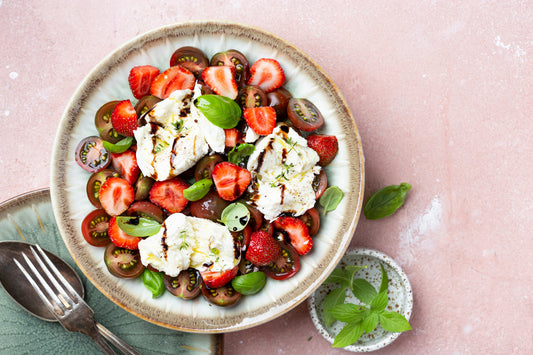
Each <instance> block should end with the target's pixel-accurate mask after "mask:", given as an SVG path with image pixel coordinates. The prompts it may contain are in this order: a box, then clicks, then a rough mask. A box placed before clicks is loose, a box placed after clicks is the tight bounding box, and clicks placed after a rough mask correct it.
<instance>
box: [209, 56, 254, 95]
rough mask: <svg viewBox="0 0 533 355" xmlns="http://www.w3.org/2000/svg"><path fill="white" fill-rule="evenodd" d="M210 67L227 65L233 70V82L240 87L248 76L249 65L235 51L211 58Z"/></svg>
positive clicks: (244, 58) (243, 57)
mask: <svg viewBox="0 0 533 355" xmlns="http://www.w3.org/2000/svg"><path fill="white" fill-rule="evenodd" d="M209 65H211V66H215V65H227V66H230V67H234V68H235V81H236V82H237V85H238V86H242V85H243V84H244V83H245V82H246V81H247V80H248V76H249V74H250V64H249V63H248V59H246V57H245V56H244V54H242V53H241V52H239V51H238V50H236V49H230V50H228V51H225V52H219V53H217V54H215V55H214V56H213V57H212V58H211V62H210V64H209Z"/></svg>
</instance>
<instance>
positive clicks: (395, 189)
mask: <svg viewBox="0 0 533 355" xmlns="http://www.w3.org/2000/svg"><path fill="white" fill-rule="evenodd" d="M409 190H411V185H409V184H408V183H405V182H402V183H401V184H400V185H390V186H386V187H384V188H382V189H381V190H379V191H378V192H376V193H375V194H373V195H372V196H370V198H369V199H368V201H366V204H365V208H364V210H363V213H364V214H365V217H366V218H368V219H379V218H383V217H387V216H389V215H391V214H393V213H394V212H395V211H396V210H397V209H398V208H400V207H401V206H402V205H403V202H404V201H405V196H406V195H407V191H409Z"/></svg>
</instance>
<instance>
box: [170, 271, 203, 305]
mask: <svg viewBox="0 0 533 355" xmlns="http://www.w3.org/2000/svg"><path fill="white" fill-rule="evenodd" d="M165 288H166V289H167V290H168V292H170V293H172V294H173V295H174V296H177V297H180V298H183V299H186V300H191V299H193V298H196V297H197V296H198V295H199V294H200V292H201V288H202V278H201V277H200V273H199V272H198V270H196V269H193V268H189V269H187V270H182V271H181V272H180V273H179V275H178V276H177V277H171V276H168V275H165Z"/></svg>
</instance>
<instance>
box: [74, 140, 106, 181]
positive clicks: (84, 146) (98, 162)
mask: <svg viewBox="0 0 533 355" xmlns="http://www.w3.org/2000/svg"><path fill="white" fill-rule="evenodd" d="M74 158H75V159H76V163H78V165H79V166H81V167H82V168H83V169H84V170H86V171H88V172H90V173H97V172H99V171H102V170H104V169H105V168H107V166H108V165H109V163H111V155H110V154H109V153H108V152H107V150H105V148H104V144H103V143H102V139H101V138H100V137H96V136H91V137H86V138H84V139H82V140H81V141H80V142H79V143H78V145H77V147H76V152H75V155H74Z"/></svg>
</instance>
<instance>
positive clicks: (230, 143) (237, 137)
mask: <svg viewBox="0 0 533 355" xmlns="http://www.w3.org/2000/svg"><path fill="white" fill-rule="evenodd" d="M224 133H225V134H226V142H225V145H226V147H227V148H233V147H235V146H236V145H237V143H242V142H244V141H243V140H242V133H241V131H239V130H238V129H237V128H230V129H225V130H224Z"/></svg>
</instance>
